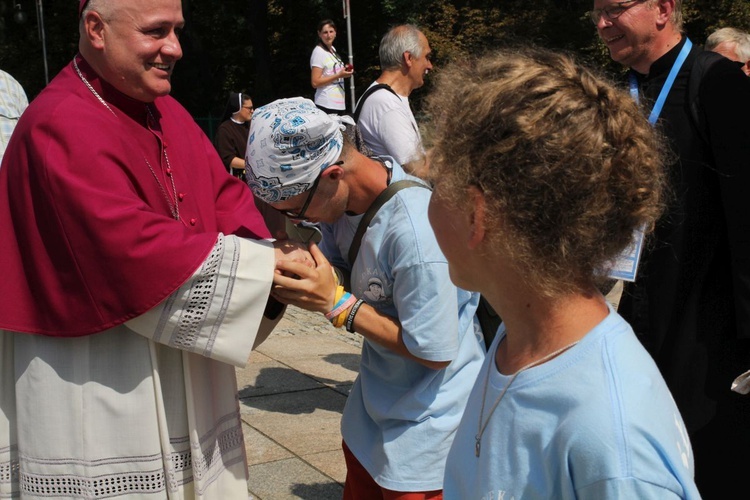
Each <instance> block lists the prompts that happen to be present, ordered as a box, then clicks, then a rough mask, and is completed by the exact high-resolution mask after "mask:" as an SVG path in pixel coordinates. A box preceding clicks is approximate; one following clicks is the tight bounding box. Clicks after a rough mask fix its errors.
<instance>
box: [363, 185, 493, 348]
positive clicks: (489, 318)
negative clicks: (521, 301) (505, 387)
mask: <svg viewBox="0 0 750 500" xmlns="http://www.w3.org/2000/svg"><path fill="white" fill-rule="evenodd" d="M410 187H421V188H425V189H429V190H432V188H430V186H428V185H426V184H423V183H421V182H418V181H412V180H409V179H405V180H402V181H397V182H392V183H391V184H390V185H389V186H388V187H387V188H385V190H384V191H383V192H382V193H380V194H379V195H378V197H377V198H375V201H373V202H372V204H371V205H370V207H369V208H368V209H367V212H365V215H364V216H363V217H362V220H360V221H359V225H358V226H357V232H356V233H354V238H353V239H352V244H351V246H350V247H349V265H350V266H352V267H353V266H354V261H355V260H357V255H358V254H359V246H360V244H361V243H362V236H364V234H365V231H367V228H368V227H369V225H370V222H371V221H372V218H373V217H375V214H376V213H377V212H378V210H380V207H382V206H383V205H384V204H385V202H387V201H388V200H390V199H391V198H393V195H395V194H396V193H398V192H399V191H401V190H402V189H406V188H410ZM476 316H477V319H478V320H479V325H480V327H481V329H482V335H483V337H484V345H485V350H487V349H489V347H490V344H492V340H493V339H494V338H495V334H496V333H497V329H498V328H499V327H500V323H501V322H502V319H501V318H500V316H499V315H498V314H497V313H496V312H495V310H494V309H493V308H492V306H491V305H490V303H489V302H487V300H486V299H485V298H484V297H483V296H481V295H480V296H479V306H478V307H477V312H476Z"/></svg>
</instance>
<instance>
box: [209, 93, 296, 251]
mask: <svg viewBox="0 0 750 500" xmlns="http://www.w3.org/2000/svg"><path fill="white" fill-rule="evenodd" d="M253 110H254V106H253V100H252V99H251V98H250V96H249V95H248V94H243V93H239V92H231V93H230V94H229V100H228V101H227V106H226V109H225V111H224V116H225V117H227V119H226V120H224V121H223V122H222V123H221V125H219V128H218V129H217V130H216V135H215V136H214V147H216V151H218V153H219V156H220V157H221V161H222V162H223V163H224V167H225V168H226V169H227V171H228V172H229V173H230V174H232V176H234V177H237V178H238V179H241V180H242V182H245V149H247V136H248V133H249V132H250V119H251V118H252V117H253ZM255 206H256V207H257V208H258V210H259V211H260V213H261V215H263V220H264V221H265V222H266V226H268V230H269V231H270V233H271V236H273V237H274V238H278V239H284V238H285V237H286V217H284V216H283V215H282V214H280V213H279V212H278V211H276V210H274V209H272V208H271V207H270V206H269V205H268V204H267V203H265V202H264V201H262V200H260V199H258V198H257V197H255Z"/></svg>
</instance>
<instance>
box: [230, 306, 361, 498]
mask: <svg viewBox="0 0 750 500" xmlns="http://www.w3.org/2000/svg"><path fill="white" fill-rule="evenodd" d="M361 345H362V340H361V337H360V336H359V335H357V334H350V333H348V332H347V331H346V330H345V329H336V328H333V327H332V326H331V325H330V323H328V321H326V319H325V318H324V317H323V315H321V314H317V313H309V312H307V311H304V310H302V309H298V308H294V307H289V308H288V309H287V312H286V314H285V315H284V318H283V319H282V320H281V322H280V323H279V325H278V326H277V327H276V329H275V330H274V332H273V333H272V334H271V336H270V337H269V338H268V339H267V340H266V341H265V342H264V343H263V344H262V345H261V346H260V347H259V348H258V349H257V350H256V351H254V352H253V353H252V355H251V356H250V360H249V362H248V364H247V366H246V367H245V368H244V369H242V370H239V369H238V370H237V385H238V388H239V398H240V408H241V413H242V420H243V425H244V432H245V448H246V451H247V457H248V465H249V467H248V472H249V481H248V492H249V495H250V497H251V498H256V499H260V500H267V499H290V498H303V499H309V500H319V499H320V500H328V499H337V498H341V494H342V492H343V486H342V485H343V482H344V479H345V476H346V468H345V465H344V459H343V455H342V452H341V433H340V430H339V424H340V420H341V412H342V411H343V408H344V404H345V402H346V397H347V395H348V393H349V389H350V388H351V385H352V383H353V382H354V379H355V378H356V376H357V367H358V366H359V356H360V349H361Z"/></svg>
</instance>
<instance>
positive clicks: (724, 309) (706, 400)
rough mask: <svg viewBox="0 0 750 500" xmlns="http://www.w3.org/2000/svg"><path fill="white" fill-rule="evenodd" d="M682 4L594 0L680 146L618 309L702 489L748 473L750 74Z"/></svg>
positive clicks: (620, 53)
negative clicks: (687, 28)
mask: <svg viewBox="0 0 750 500" xmlns="http://www.w3.org/2000/svg"><path fill="white" fill-rule="evenodd" d="M681 9H682V5H681V1H680V0H645V1H644V0H633V1H625V2H612V1H610V0H595V1H594V9H593V10H592V11H591V12H590V13H589V14H590V16H591V19H592V21H593V22H594V24H595V25H596V29H597V32H598V34H599V37H600V38H601V40H602V41H603V42H604V44H605V45H606V46H607V48H608V49H609V52H610V55H611V57H612V59H613V60H615V61H617V62H619V63H621V64H623V65H624V66H627V67H629V68H630V73H629V78H628V79H629V86H630V92H631V95H632V96H633V98H635V99H638V100H639V102H640V103H641V105H642V107H643V109H644V112H645V113H647V114H649V120H650V121H651V123H652V124H653V125H654V126H655V127H657V128H658V129H659V130H660V131H661V132H662V133H663V134H664V136H665V139H666V140H668V141H669V144H670V146H671V149H672V151H673V152H674V153H675V161H674V163H673V164H672V165H671V169H670V177H671V182H672V186H671V187H672V192H673V197H672V200H671V203H670V204H669V206H668V207H667V212H666V214H665V216H663V217H662V219H661V221H660V222H659V224H658V225H657V228H656V231H655V233H654V240H653V241H651V243H650V244H649V245H647V246H646V250H645V252H644V255H643V256H642V259H641V265H640V269H639V270H638V274H637V277H636V281H635V282H633V283H628V284H626V285H625V289H624V292H623V297H622V299H621V301H620V308H619V312H620V313H621V314H622V316H623V317H624V318H625V319H626V320H628V322H629V323H630V324H631V325H632V326H633V329H634V330H635V332H636V333H637V334H638V336H639V338H640V339H641V342H643V344H644V346H645V347H646V348H647V349H648V351H649V352H650V353H651V355H652V356H653V357H654V359H655V361H656V363H657V365H658V366H659V368H660V370H661V371H662V374H663V375H664V378H665V379H666V381H667V384H668V386H669V388H670V390H671V392H672V394H673V395H674V397H675V400H676V402H677V406H678V408H679V409H680V412H681V413H682V416H683V418H684V420H685V423H686V425H687V428H688V432H689V435H690V438H691V441H692V445H693V450H694V453H695V470H696V483H697V484H698V488H699V489H700V490H701V493H702V495H704V496H705V497H707V498H718V497H719V496H718V495H721V491H722V486H725V485H726V484H727V482H728V481H732V480H735V481H736V480H737V478H739V477H742V476H741V474H742V469H743V467H742V465H743V464H747V458H746V452H747V450H748V449H750V430H749V429H748V422H750V397H748V396H741V395H740V394H737V393H734V392H732V390H731V387H732V384H733V381H734V379H735V378H736V377H738V375H740V374H741V373H743V372H745V371H746V370H747V369H748V368H750V258H748V255H750V237H749V236H748V235H750V222H749V221H748V218H747V214H748V213H750V197H748V196H747V189H748V186H750V168H748V167H750V165H748V158H749V157H750V127H749V126H748V123H747V121H746V117H747V116H748V113H750V80H749V79H747V77H746V76H745V75H744V74H743V73H742V71H740V69H739V68H738V66H737V65H736V64H735V63H732V62H731V61H729V60H726V59H723V58H712V55H711V54H710V53H707V52H704V51H703V50H702V49H700V48H698V47H696V46H693V45H692V42H691V41H690V40H689V39H688V37H687V36H685V35H684V34H683V32H682V11H681Z"/></svg>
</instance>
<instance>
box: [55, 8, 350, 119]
mask: <svg viewBox="0 0 750 500" xmlns="http://www.w3.org/2000/svg"><path fill="white" fill-rule="evenodd" d="M40 1H41V0H40ZM344 18H346V38H347V42H349V64H351V65H352V66H354V51H353V50H352V11H351V8H350V6H349V0H344ZM349 92H350V94H351V99H352V108H351V109H352V113H354V106H355V105H356V104H357V101H356V98H355V96H354V75H352V76H351V77H350V78H349Z"/></svg>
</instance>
